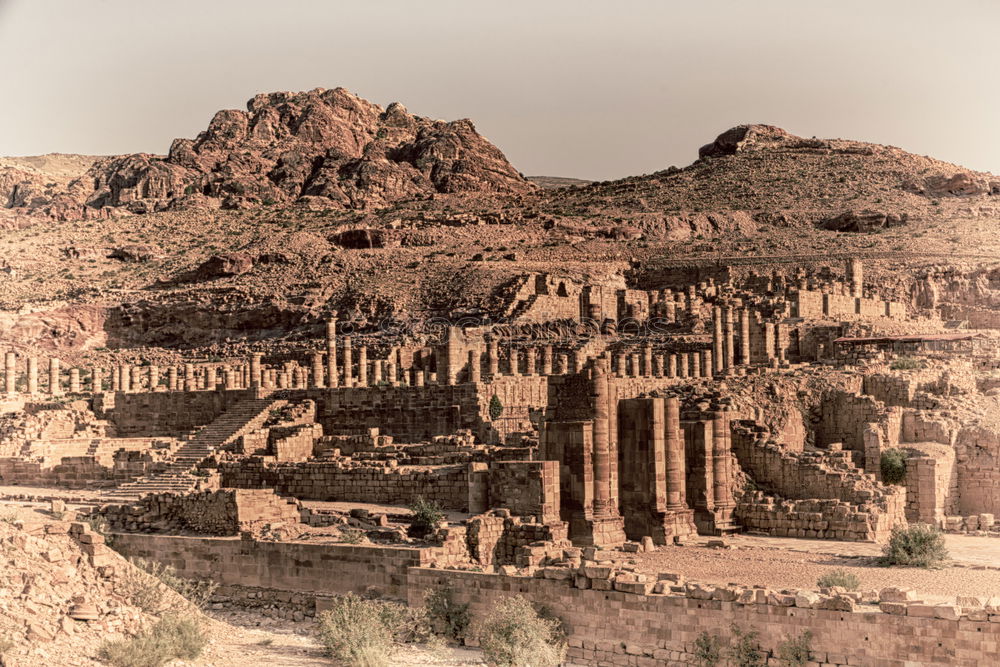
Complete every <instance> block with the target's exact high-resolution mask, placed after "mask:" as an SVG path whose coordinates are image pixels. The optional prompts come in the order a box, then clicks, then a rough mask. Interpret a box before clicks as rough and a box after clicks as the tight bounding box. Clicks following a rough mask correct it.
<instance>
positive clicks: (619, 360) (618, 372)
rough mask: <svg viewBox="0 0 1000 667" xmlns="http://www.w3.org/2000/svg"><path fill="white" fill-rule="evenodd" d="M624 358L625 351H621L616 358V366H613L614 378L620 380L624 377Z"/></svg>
mask: <svg viewBox="0 0 1000 667" xmlns="http://www.w3.org/2000/svg"><path fill="white" fill-rule="evenodd" d="M626 358H627V357H626V355H625V350H622V351H621V352H619V353H618V355H617V356H616V364H615V366H616V368H615V376H616V377H620V378H623V377H625V370H626V368H625V365H626V361H625V360H626Z"/></svg>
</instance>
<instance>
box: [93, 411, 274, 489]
mask: <svg viewBox="0 0 1000 667" xmlns="http://www.w3.org/2000/svg"><path fill="white" fill-rule="evenodd" d="M285 403H286V401H283V400H274V399H271V398H260V399H253V398H248V399H243V400H241V401H238V402H237V403H234V404H233V405H232V406H230V408H229V409H228V410H226V411H225V412H223V413H222V414H221V415H219V416H218V417H216V418H215V421H213V422H212V423H210V424H208V425H207V426H204V427H203V428H202V429H201V430H199V431H197V432H196V433H195V434H193V435H191V436H188V439H187V440H186V441H185V442H184V443H183V444H182V445H181V446H180V447H179V448H178V449H177V451H176V452H174V455H173V457H172V459H171V461H170V462H169V463H167V466H166V468H165V469H164V470H161V471H160V472H157V473H154V474H152V475H148V476H146V477H140V478H139V479H137V480H135V481H134V482H127V483H125V484H122V485H121V486H119V487H117V488H116V489H114V490H112V491H109V492H108V493H106V494H104V499H105V501H106V502H115V501H129V500H135V499H137V498H139V497H141V496H144V495H146V494H149V493H187V492H189V491H191V490H193V489H194V487H195V485H196V484H197V483H198V479H199V478H198V477H197V476H196V475H194V474H192V472H191V471H192V470H193V469H194V468H195V467H196V466H197V465H198V464H199V463H201V461H202V460H204V459H205V458H206V457H208V456H209V455H210V454H212V452H213V451H217V450H219V449H221V448H222V447H224V446H225V445H228V444H229V443H231V442H233V441H234V440H236V438H238V437H240V436H242V435H243V434H245V433H249V432H250V431H253V430H256V429H258V428H260V427H261V426H263V424H264V422H265V421H267V418H268V416H269V415H270V413H271V411H272V410H274V409H276V408H280V407H281V406H283V405H285Z"/></svg>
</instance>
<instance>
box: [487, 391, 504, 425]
mask: <svg viewBox="0 0 1000 667" xmlns="http://www.w3.org/2000/svg"><path fill="white" fill-rule="evenodd" d="M502 414H503V403H501V402H500V397H498V396H497V395H496V394H493V396H492V397H490V421H495V420H497V419H500V415H502Z"/></svg>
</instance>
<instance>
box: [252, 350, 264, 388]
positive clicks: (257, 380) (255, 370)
mask: <svg viewBox="0 0 1000 667" xmlns="http://www.w3.org/2000/svg"><path fill="white" fill-rule="evenodd" d="M261 358H262V355H260V354H254V355H251V356H250V386H251V387H260V386H261V385H262V384H264V378H263V376H262V368H263V367H262V366H261Z"/></svg>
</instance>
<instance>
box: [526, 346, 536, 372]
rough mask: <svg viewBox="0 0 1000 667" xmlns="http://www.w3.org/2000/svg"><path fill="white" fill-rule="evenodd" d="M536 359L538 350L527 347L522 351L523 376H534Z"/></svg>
mask: <svg viewBox="0 0 1000 667" xmlns="http://www.w3.org/2000/svg"><path fill="white" fill-rule="evenodd" d="M537 357H538V350H536V349H535V348H533V347H529V348H528V349H526V350H525V351H524V374H525V375H528V376H531V375H534V374H535V360H536V359H537Z"/></svg>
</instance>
